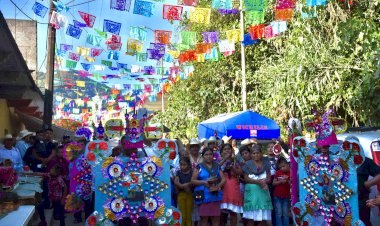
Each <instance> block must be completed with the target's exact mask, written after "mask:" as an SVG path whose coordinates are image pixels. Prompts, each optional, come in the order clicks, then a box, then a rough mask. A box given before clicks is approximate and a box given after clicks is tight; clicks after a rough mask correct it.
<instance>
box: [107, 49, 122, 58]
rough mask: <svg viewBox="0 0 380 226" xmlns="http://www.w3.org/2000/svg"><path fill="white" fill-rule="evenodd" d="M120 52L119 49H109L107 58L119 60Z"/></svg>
mask: <svg viewBox="0 0 380 226" xmlns="http://www.w3.org/2000/svg"><path fill="white" fill-rule="evenodd" d="M119 57H120V52H119V51H108V56H107V58H108V59H109V60H119Z"/></svg>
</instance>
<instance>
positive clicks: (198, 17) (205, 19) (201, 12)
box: [190, 7, 211, 24]
mask: <svg viewBox="0 0 380 226" xmlns="http://www.w3.org/2000/svg"><path fill="white" fill-rule="evenodd" d="M210 16H211V9H210V8H195V7H194V8H192V9H191V10H190V21H191V22H193V23H199V24H209V23H210Z"/></svg>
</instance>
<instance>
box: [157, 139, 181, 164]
mask: <svg viewBox="0 0 380 226" xmlns="http://www.w3.org/2000/svg"><path fill="white" fill-rule="evenodd" d="M157 148H158V154H159V158H161V159H164V161H168V160H174V159H175V158H176V156H177V149H178V147H177V144H176V143H175V142H174V141H173V140H168V139H161V140H159V141H158V142H157Z"/></svg>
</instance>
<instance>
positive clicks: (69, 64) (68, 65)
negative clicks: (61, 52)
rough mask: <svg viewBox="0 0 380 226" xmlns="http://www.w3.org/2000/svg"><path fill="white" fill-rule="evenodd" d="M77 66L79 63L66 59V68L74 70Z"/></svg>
mask: <svg viewBox="0 0 380 226" xmlns="http://www.w3.org/2000/svg"><path fill="white" fill-rule="evenodd" d="M76 66H77V62H76V61H73V60H68V59H66V68H69V69H74V68H76Z"/></svg>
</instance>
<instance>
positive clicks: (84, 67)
mask: <svg viewBox="0 0 380 226" xmlns="http://www.w3.org/2000/svg"><path fill="white" fill-rule="evenodd" d="M80 64H81V65H82V67H83V69H84V70H86V71H88V70H90V68H91V64H86V63H80Z"/></svg>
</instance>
